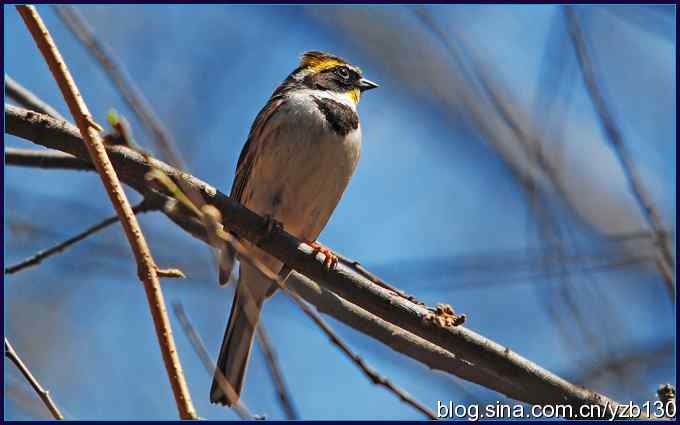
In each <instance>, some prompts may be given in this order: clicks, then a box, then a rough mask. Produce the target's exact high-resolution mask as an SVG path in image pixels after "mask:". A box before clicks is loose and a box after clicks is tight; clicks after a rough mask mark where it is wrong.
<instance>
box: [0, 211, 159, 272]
mask: <svg viewBox="0 0 680 425" xmlns="http://www.w3.org/2000/svg"><path fill="white" fill-rule="evenodd" d="M157 208H158V206H155V205H153V204H152V203H150V202H146V201H142V202H140V203H139V204H137V205H136V206H135V207H134V208H132V211H134V213H135V214H139V213H144V212H147V211H151V210H154V209H157ZM116 222H118V215H114V216H111V217H109V218H107V219H105V220H102V221H101V222H99V223H97V224H95V225H94V226H92V227H89V228H88V229H86V230H84V231H83V232H81V233H79V234H77V235H76V236H74V237H72V238H69V239H66V240H65V241H63V242H60V243H58V244H56V245H54V246H52V247H50V248H47V249H44V250H42V251H38V252H37V253H35V254H34V255H32V256H31V257H29V258H26V259H25V260H23V261H20V262H18V263H16V264H14V265H11V266H9V267H6V268H5V274H13V273H16V272H19V271H21V270H24V269H27V268H29V267H31V266H35V265H38V264H40V263H41V262H42V260H44V259H46V258H48V257H50V256H52V255H54V254H58V253H60V252H63V251H64V250H65V249H66V248H68V247H70V246H72V245H74V244H76V243H78V242H80V241H82V240H84V239H86V238H87V237H89V236H92V235H94V234H95V233H97V232H99V231H100V230H103V229H105V228H107V227H108V226H110V225H112V224H113V223H116Z"/></svg>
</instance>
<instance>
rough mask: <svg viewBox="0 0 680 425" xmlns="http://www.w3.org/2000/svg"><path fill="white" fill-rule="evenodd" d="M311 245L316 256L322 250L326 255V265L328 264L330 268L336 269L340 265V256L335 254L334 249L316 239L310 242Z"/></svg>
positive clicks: (324, 262)
mask: <svg viewBox="0 0 680 425" xmlns="http://www.w3.org/2000/svg"><path fill="white" fill-rule="evenodd" d="M309 246H311V247H312V249H313V250H314V251H313V255H314V256H316V254H318V253H319V252H320V253H322V254H323V255H324V257H326V258H325V259H324V261H323V264H324V266H326V267H327V268H328V269H329V270H335V267H336V266H337V265H338V256H337V255H335V254H334V253H333V251H331V250H330V249H329V248H327V247H325V246H323V245H321V244H320V243H319V242H316V241H314V242H309Z"/></svg>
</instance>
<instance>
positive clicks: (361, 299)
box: [5, 105, 617, 406]
mask: <svg viewBox="0 0 680 425" xmlns="http://www.w3.org/2000/svg"><path fill="white" fill-rule="evenodd" d="M5 122H6V131H7V132H8V133H10V134H13V135H15V136H18V137H22V138H24V139H27V140H30V141H32V142H34V143H36V144H39V145H42V146H46V147H50V148H53V149H57V150H61V151H63V152H67V153H70V154H72V155H75V156H77V157H79V158H82V159H87V158H88V156H87V152H86V151H85V149H84V146H83V141H82V139H81V138H80V136H79V134H78V132H77V130H76V129H74V128H73V126H71V125H69V124H68V123H65V122H59V121H56V120H53V119H51V118H49V117H47V116H45V115H42V114H37V113H34V112H32V111H27V110H25V109H22V108H17V107H14V106H8V105H6V106H5ZM106 149H107V152H108V153H109V155H110V157H111V161H112V162H113V164H114V167H115V168H116V170H118V172H119V175H120V178H121V179H122V180H123V182H125V183H126V184H128V185H129V186H130V187H132V188H134V189H135V190H137V191H139V192H140V193H142V194H143V195H144V194H147V193H154V192H153V190H154V189H153V187H151V185H150V183H149V182H148V181H147V180H146V179H145V175H146V173H147V172H148V171H150V170H152V169H160V170H161V171H162V172H163V173H165V174H166V175H168V176H170V177H171V178H172V179H181V180H182V181H183V184H185V185H188V186H189V187H191V188H193V190H195V191H197V192H199V193H200V194H201V196H202V197H203V199H204V200H205V202H206V203H207V204H210V205H213V206H215V207H216V208H217V209H218V210H219V211H220V212H221V214H222V217H223V224H224V225H225V227H226V228H228V229H229V230H231V231H234V232H236V233H237V234H238V235H239V236H240V237H242V238H244V239H246V240H249V241H254V242H255V243H256V244H257V245H258V246H259V247H260V248H262V249H264V250H265V251H266V252H268V253H270V254H272V255H273V256H275V257H277V258H278V259H280V260H281V261H283V262H284V263H286V264H288V265H289V266H290V267H291V268H293V269H294V270H297V271H299V272H300V273H302V274H304V275H305V276H307V277H308V278H310V279H313V280H314V281H315V282H316V283H317V284H318V285H320V286H322V287H323V288H324V289H326V290H328V291H330V292H333V293H334V294H336V295H338V296H339V297H342V298H343V299H344V300H346V301H347V302H349V303H352V304H354V305H356V306H358V307H360V308H362V309H364V310H366V311H367V312H369V313H371V314H373V315H375V316H377V317H379V318H381V319H382V320H384V321H386V322H390V323H391V324H392V325H394V326H397V327H399V328H401V329H403V330H404V332H408V333H412V334H414V335H417V336H418V337H420V338H422V339H424V340H427V341H428V342H429V343H431V344H434V345H437V346H438V347H440V348H442V349H444V350H446V351H448V352H450V353H452V355H455V357H456V358H458V359H459V360H460V370H459V371H458V372H454V371H451V372H452V373H454V374H456V375H457V376H460V377H461V378H463V379H468V376H470V375H476V376H477V377H478V378H477V381H474V382H477V383H479V384H481V385H484V386H486V387H488V388H492V389H494V390H496V391H499V392H501V393H502V394H505V395H507V396H508V397H511V398H513V399H516V400H519V401H524V402H527V403H532V404H553V405H554V404H570V405H573V406H580V405H583V404H598V405H602V406H604V405H605V404H607V403H609V405H610V406H612V405H617V403H616V402H614V401H613V400H610V399H608V398H607V397H605V396H603V395H601V394H598V393H596V392H593V391H591V390H588V389H585V388H581V387H578V386H576V385H574V384H571V383H569V382H567V381H565V380H564V379H562V378H559V377H558V376H556V375H554V374H552V373H550V372H549V371H547V370H545V369H543V368H541V367H540V366H538V365H536V364H534V363H532V362H530V361H528V360H527V359H525V358H523V357H521V356H519V355H518V354H516V353H513V352H512V351H511V350H510V349H509V348H506V347H503V346H501V345H500V344H498V343H496V342H493V341H491V340H489V339H487V338H485V337H483V336H481V335H478V334H476V333H475V332H473V331H471V330H469V329H467V328H465V327H462V326H456V327H442V326H440V325H438V324H437V323H436V322H433V321H428V320H427V318H428V317H430V316H431V315H432V314H433V311H432V310H431V309H428V308H427V307H425V306H423V305H420V304H418V303H415V302H411V301H409V300H407V299H405V298H404V297H403V296H400V295H398V294H395V293H394V292H391V291H390V290H388V289H385V288H383V287H381V286H379V285H377V284H375V283H373V282H372V281H371V280H370V279H367V278H366V277H365V276H364V275H363V274H362V273H359V272H357V271H355V270H354V269H353V267H351V265H347V264H344V262H341V263H340V264H339V265H338V268H337V270H328V269H327V268H326V267H325V266H324V265H323V261H322V260H316V259H315V258H314V257H313V256H312V255H311V253H312V252H313V250H312V248H311V247H309V246H308V245H306V244H304V243H303V242H301V241H300V240H298V239H296V238H295V237H293V236H292V235H290V234H288V233H287V232H285V231H283V230H281V231H275V232H271V233H267V222H266V220H265V219H263V218H262V217H260V216H258V215H257V214H255V213H253V212H252V211H250V210H248V209H247V208H245V207H243V206H241V205H240V204H239V203H237V202H234V201H232V200H231V199H229V198H228V197H227V196H225V195H224V194H222V193H221V192H219V191H217V190H216V189H215V188H214V187H213V186H211V185H209V184H207V183H205V182H203V181H201V180H200V179H198V178H196V177H194V176H192V175H189V174H186V173H183V172H181V171H179V170H177V169H175V168H173V167H170V166H169V165H167V164H165V163H163V162H161V161H158V160H156V159H153V158H144V157H143V156H142V155H140V154H139V153H137V152H134V151H132V150H131V149H129V148H126V147H124V146H107V147H106ZM163 212H164V213H165V214H166V215H167V216H168V217H169V218H170V219H171V220H173V221H174V222H175V223H176V224H178V225H179V226H180V227H182V228H183V229H184V230H186V231H187V232H189V233H190V234H191V235H192V236H194V237H196V238H198V239H201V240H203V241H204V242H209V241H208V239H207V237H206V234H205V233H206V232H205V228H204V225H203V223H202V222H201V221H200V220H198V219H196V218H194V217H192V216H191V214H190V213H188V212H187V211H184V210H183V209H182V208H179V207H178V206H177V202H174V203H173V202H168V204H167V205H166V206H165V207H164V208H163ZM310 302H313V301H312V300H310ZM373 326H374V327H376V328H380V327H381V324H380V323H379V322H376V323H375V324H374V325H373ZM359 330H360V331H363V330H362V329H359ZM387 331H388V330H387V329H382V330H376V331H375V332H376V333H378V332H387ZM491 377H492V378H491ZM499 381H503V382H504V385H503V386H502V387H501V386H500V384H499ZM499 387H500V388H499Z"/></svg>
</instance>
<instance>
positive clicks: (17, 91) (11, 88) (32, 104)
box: [5, 74, 66, 121]
mask: <svg viewBox="0 0 680 425" xmlns="http://www.w3.org/2000/svg"><path fill="white" fill-rule="evenodd" d="M5 93H6V94H7V97H9V98H10V99H13V100H14V101H15V102H16V103H18V104H19V105H21V106H23V107H24V108H26V109H30V110H31V111H36V112H40V113H41V114H46V115H49V116H51V117H52V118H56V119H58V120H62V121H66V118H64V117H63V116H61V114H60V113H59V112H57V110H56V109H54V108H53V107H52V106H50V105H48V104H47V103H45V102H44V101H43V100H42V99H40V98H39V97H38V96H36V95H34V94H33V93H32V92H31V91H30V90H28V89H27V88H25V87H24V86H22V85H21V84H19V83H17V82H16V81H14V79H13V78H12V77H10V76H9V75H7V74H5Z"/></svg>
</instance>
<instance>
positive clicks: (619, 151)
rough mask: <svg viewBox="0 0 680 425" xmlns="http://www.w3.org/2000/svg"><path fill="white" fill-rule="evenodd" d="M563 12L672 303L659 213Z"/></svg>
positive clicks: (571, 18) (668, 253)
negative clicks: (649, 234)
mask: <svg viewBox="0 0 680 425" xmlns="http://www.w3.org/2000/svg"><path fill="white" fill-rule="evenodd" d="M564 12H565V16H566V19H567V25H568V28H569V35H570V36H571V39H572V42H573V44H574V49H575V50H576V57H577V59H578V64H579V66H580V68H581V74H582V75H583V80H584V81H585V85H586V89H587V91H588V94H589V95H590V99H591V100H592V102H593V105H594V107H595V110H596V111H597V114H598V116H599V117H600V122H601V123H602V127H603V129H604V132H605V134H606V135H607V140H608V141H609V144H610V145H611V146H612V148H613V150H614V153H615V154H616V157H617V159H618V160H619V163H620V164H621V168H622V170H623V174H624V176H625V177H626V180H627V182H628V186H629V188H630V191H631V193H632V194H633V197H634V198H635V200H636V201H637V203H638V205H639V207H640V209H641V210H642V212H643V215H644V217H645V220H646V221H647V224H648V225H649V227H650V228H651V229H652V231H653V232H654V236H655V237H654V243H655V246H656V251H657V253H659V258H658V260H657V267H658V269H659V272H660V274H661V276H662V277H663V278H664V281H665V283H666V288H667V289H668V293H669V295H670V297H671V299H672V300H673V302H675V278H674V269H675V260H674V258H673V248H672V247H671V245H670V240H669V238H668V237H667V236H666V232H665V231H664V226H663V222H662V220H661V217H660V216H659V213H658V211H657V208H656V207H655V206H654V201H653V200H652V197H651V196H650V195H649V193H648V191H647V190H646V189H645V187H644V185H643V184H642V179H641V178H640V174H639V172H638V171H637V168H636V166H635V161H633V158H632V157H631V155H630V153H629V152H628V149H627V148H626V145H625V143H624V141H623V136H622V134H621V131H620V129H619V128H618V126H617V125H616V122H615V120H614V117H613V116H612V114H611V112H610V111H609V108H608V107H607V103H606V101H605V99H604V96H602V92H601V89H600V87H599V86H598V84H597V79H596V77H595V72H594V69H593V65H592V62H591V60H590V56H589V54H588V48H587V46H586V41H585V38H584V36H583V31H582V29H581V25H580V23H579V19H578V17H577V16H576V13H575V12H574V10H573V8H572V7H570V6H565V7H564Z"/></svg>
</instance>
